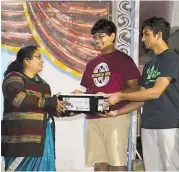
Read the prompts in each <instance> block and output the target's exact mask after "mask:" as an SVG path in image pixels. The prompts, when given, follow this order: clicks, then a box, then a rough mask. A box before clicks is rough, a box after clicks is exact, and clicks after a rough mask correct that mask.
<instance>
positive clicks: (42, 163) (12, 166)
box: [5, 122, 56, 171]
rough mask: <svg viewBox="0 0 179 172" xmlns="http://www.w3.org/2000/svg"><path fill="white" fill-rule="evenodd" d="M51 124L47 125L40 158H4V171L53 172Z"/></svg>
mask: <svg viewBox="0 0 179 172" xmlns="http://www.w3.org/2000/svg"><path fill="white" fill-rule="evenodd" d="M51 125H52V124H51V123H50V122H48V123H47V128H46V137H45V142H44V151H43V156H42V157H10V158H9V157H5V170H6V171H55V170H56V169H55V153H54V140H53V134H52V127H51Z"/></svg>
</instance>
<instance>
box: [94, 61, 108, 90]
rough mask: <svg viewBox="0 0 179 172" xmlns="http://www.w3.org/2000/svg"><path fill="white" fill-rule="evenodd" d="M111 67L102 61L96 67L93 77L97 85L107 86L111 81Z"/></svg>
mask: <svg viewBox="0 0 179 172" xmlns="http://www.w3.org/2000/svg"><path fill="white" fill-rule="evenodd" d="M109 76H110V72H109V67H108V65H107V64H106V63H104V62H102V63H100V64H98V65H97V66H96V67H95V68H94V72H93V74H92V78H93V80H94V83H95V85H96V86H97V87H102V86H105V85H106V84H107V83H108V82H109V79H110V78H109Z"/></svg>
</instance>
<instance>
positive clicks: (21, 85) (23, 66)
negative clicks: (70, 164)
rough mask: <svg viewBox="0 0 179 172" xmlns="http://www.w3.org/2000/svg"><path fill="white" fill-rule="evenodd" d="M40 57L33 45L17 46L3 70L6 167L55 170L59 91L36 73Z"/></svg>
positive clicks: (39, 68)
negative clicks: (15, 51)
mask: <svg viewBox="0 0 179 172" xmlns="http://www.w3.org/2000/svg"><path fill="white" fill-rule="evenodd" d="M42 68H43V59H42V57H41V55H40V51H39V50H38V48H37V47H35V46H26V47H23V48H21V49H20V50H19V52H18V53H17V57H16V60H15V61H14V62H12V63H11V64H10V65H9V66H8V68H7V70H6V72H5V78H4V81H3V85H2V89H3V96H4V112H3V120H2V123H1V124H2V137H1V138H2V140H1V153H2V156H4V159H5V170H6V171H55V151H54V150H55V148H54V141H55V139H54V138H55V133H54V131H55V130H54V129H55V125H54V116H56V117H59V116H60V114H61V113H63V112H64V108H65V105H64V103H63V102H62V101H59V100H58V98H57V97H58V94H57V95H54V96H53V97H51V90H50V86H49V85H48V84H47V83H46V82H45V81H44V80H43V79H42V78H41V77H40V76H39V75H38V73H39V72H40V71H42Z"/></svg>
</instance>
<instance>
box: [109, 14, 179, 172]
mask: <svg viewBox="0 0 179 172" xmlns="http://www.w3.org/2000/svg"><path fill="white" fill-rule="evenodd" d="M142 31H143V37H142V41H143V42H144V44H145V46H146V48H148V49H151V50H152V51H153V52H154V54H155V55H154V57H153V58H152V60H151V61H150V62H148V63H147V64H146V65H145V67H144V69H143V74H142V77H141V90H140V91H138V92H134V93H121V92H117V93H114V94H111V95H107V97H108V102H109V105H114V104H116V103H118V102H120V101H123V100H130V101H134V102H132V103H130V104H128V105H126V106H125V107H123V108H121V109H120V110H118V114H117V115H121V114H124V113H128V112H129V111H133V110H135V109H137V108H139V107H142V106H143V113H142V116H141V125H142V131H141V138H142V147H143V157H144V165H145V169H146V171H179V56H178V54H177V53H175V52H174V51H172V50H170V49H169V47H168V45H167V43H166V41H167V39H168V37H169V33H170V24H169V23H168V22H166V21H165V20H164V19H162V18H156V17H153V18H150V19H147V20H146V21H145V22H144V23H143V27H142ZM106 116H110V115H106Z"/></svg>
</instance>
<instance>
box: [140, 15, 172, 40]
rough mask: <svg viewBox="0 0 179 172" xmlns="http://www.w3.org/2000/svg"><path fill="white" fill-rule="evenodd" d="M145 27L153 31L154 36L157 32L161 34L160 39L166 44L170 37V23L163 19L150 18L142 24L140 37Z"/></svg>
mask: <svg viewBox="0 0 179 172" xmlns="http://www.w3.org/2000/svg"><path fill="white" fill-rule="evenodd" d="M145 27H149V28H150V29H151V30H152V31H153V34H154V36H155V35H156V34H158V33H159V32H162V39H163V40H164V41H165V42H167V40H168V38H169V36H170V23H169V22H167V21H166V20H165V19H164V18H157V17H152V18H148V19H146V20H145V21H144V22H143V24H142V33H141V35H143V29H144V28H145Z"/></svg>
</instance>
